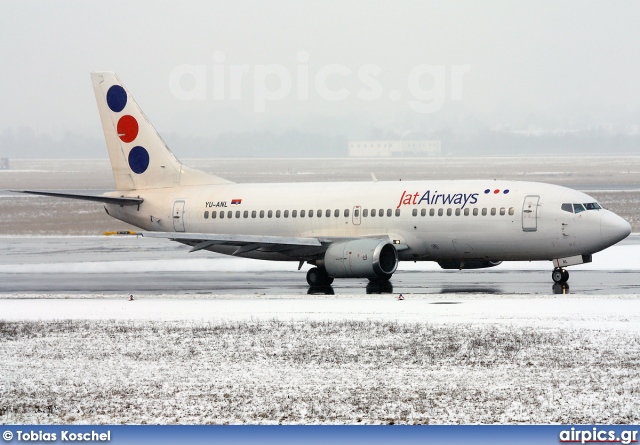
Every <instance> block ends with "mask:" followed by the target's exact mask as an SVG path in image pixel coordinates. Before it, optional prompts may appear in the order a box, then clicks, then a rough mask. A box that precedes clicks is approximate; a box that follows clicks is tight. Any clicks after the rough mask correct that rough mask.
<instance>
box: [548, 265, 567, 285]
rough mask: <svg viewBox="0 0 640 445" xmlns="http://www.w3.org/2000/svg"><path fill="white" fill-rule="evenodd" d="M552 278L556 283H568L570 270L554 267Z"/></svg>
mask: <svg viewBox="0 0 640 445" xmlns="http://www.w3.org/2000/svg"><path fill="white" fill-rule="evenodd" d="M551 279H552V280H553V281H554V283H566V282H567V281H569V272H567V270H566V269H560V268H558V269H554V270H553V272H551Z"/></svg>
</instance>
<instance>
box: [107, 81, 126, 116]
mask: <svg viewBox="0 0 640 445" xmlns="http://www.w3.org/2000/svg"><path fill="white" fill-rule="evenodd" d="M107 105H109V108H111V111H113V112H115V113H119V112H121V111H122V110H124V106H125V105H127V93H126V91H125V90H124V88H122V87H121V86H120V85H114V86H112V87H111V88H109V91H107Z"/></svg>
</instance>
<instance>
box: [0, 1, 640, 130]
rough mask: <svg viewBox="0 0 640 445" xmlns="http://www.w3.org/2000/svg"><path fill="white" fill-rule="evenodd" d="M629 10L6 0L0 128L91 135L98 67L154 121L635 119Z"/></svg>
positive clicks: (284, 125)
mask: <svg viewBox="0 0 640 445" xmlns="http://www.w3.org/2000/svg"><path fill="white" fill-rule="evenodd" d="M639 23H640V2H637V1H627V2H624V1H621V2H604V1H603V2H593V1H569V2H560V1H557V0H553V1H536V2H524V1H522V2H513V1H509V2H507V1H504V2H489V1H486V2H478V1H468V2H455V1H447V2H427V1H416V2H400V1H393V2H388V1H384V2H383V1H381V2H375V1H370V0H367V1H347V2H345V1H335V2H332V1H317V2H309V1H273V2H266V1H265V2H258V1H233V2H230V1H223V2H213V1H202V2H196V1H181V2H159V1H108V2H87V1H56V2H52V1H3V2H2V3H0V61H1V62H0V63H1V64H2V65H1V66H2V73H1V79H2V81H1V82H0V97H1V98H2V106H1V107H0V132H1V131H4V130H5V129H7V128H18V127H32V128H33V129H34V130H35V131H36V132H42V133H48V134H51V135H53V136H59V135H62V134H64V133H65V132H74V133H78V134H82V135H88V136H93V135H96V136H99V135H101V130H100V126H99V120H98V114H97V111H96V108H95V99H94V96H93V91H92V88H91V82H90V79H89V72H90V71H95V70H108V71H115V72H116V73H117V74H118V75H119V77H120V78H121V79H122V81H123V82H124V83H125V85H126V86H127V88H128V89H129V91H130V92H131V93H132V94H133V95H134V97H135V98H136V99H137V101H138V102H139V104H140V105H141V107H142V109H143V110H144V111H145V113H146V114H147V116H148V117H149V118H150V119H151V120H152V122H153V123H154V124H155V125H156V127H157V128H158V130H159V131H160V133H161V134H169V133H179V134H185V135H196V136H212V135H217V134H219V133H221V132H226V131H254V130H255V131H264V130H271V131H275V132H279V131H280V132H281V131H288V130H297V131H302V132H314V131H317V132H325V133H335V134H344V135H346V136H348V137H362V136H363V135H366V134H367V132H368V131H370V130H371V129H373V128H379V129H382V130H384V131H394V132H398V133H408V132H411V131H415V130H416V129H422V130H424V129H441V128H451V129H454V130H456V131H465V129H473V128H475V127H486V128H511V129H515V130H519V129H530V128H542V129H549V130H553V129H574V128H575V129H583V128H589V127H592V126H597V125H600V124H603V123H612V124H615V125H622V126H633V125H640V26H638V24H639ZM214 54H215V55H214ZM243 65H245V66H244V67H243V68H238V66H243ZM233 66H235V67H236V68H233ZM232 69H238V70H240V71H242V70H245V71H246V73H245V74H244V77H242V78H241V81H238V75H237V74H234V75H232V74H231V71H232ZM216 72H217V74H219V73H222V77H223V78H224V84H223V83H221V82H220V81H219V76H217V74H216ZM194 73H196V74H195V75H194ZM203 73H204V74H203ZM197 76H200V77H197ZM234 76H235V77H234ZM176 79H177V80H176ZM198 79H204V83H203V82H200V81H199V80H198ZM234 82H235V85H236V86H235V88H236V89H235V90H234V89H233V88H232V86H231V84H232V83H234ZM238 85H239V86H238ZM189 95H191V96H189ZM342 96H345V97H342ZM417 108H420V109H419V110H418V109H417Z"/></svg>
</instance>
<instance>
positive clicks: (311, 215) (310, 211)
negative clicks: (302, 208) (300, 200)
mask: <svg viewBox="0 0 640 445" xmlns="http://www.w3.org/2000/svg"><path fill="white" fill-rule="evenodd" d="M309 218H313V210H309Z"/></svg>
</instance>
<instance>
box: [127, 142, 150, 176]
mask: <svg viewBox="0 0 640 445" xmlns="http://www.w3.org/2000/svg"><path fill="white" fill-rule="evenodd" d="M129 167H131V170H133V172H134V173H137V174H141V173H144V172H145V171H146V170H147V168H148V167H149V152H148V151H147V150H146V149H145V148H144V147H140V146H139V145H138V146H136V147H133V148H132V149H131V151H130V152H129Z"/></svg>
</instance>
